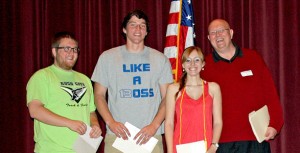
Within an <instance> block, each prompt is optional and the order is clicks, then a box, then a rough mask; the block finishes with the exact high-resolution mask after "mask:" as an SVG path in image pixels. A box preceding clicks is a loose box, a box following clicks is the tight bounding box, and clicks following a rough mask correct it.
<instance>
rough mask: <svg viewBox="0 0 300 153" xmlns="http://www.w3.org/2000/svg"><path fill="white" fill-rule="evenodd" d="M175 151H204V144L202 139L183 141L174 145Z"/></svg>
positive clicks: (189, 152) (199, 152) (201, 152)
mask: <svg viewBox="0 0 300 153" xmlns="http://www.w3.org/2000/svg"><path fill="white" fill-rule="evenodd" d="M176 150H177V153H205V152H206V146H205V143H204V141H203V140H202V141H196V142H191V143H185V144H180V145H176Z"/></svg>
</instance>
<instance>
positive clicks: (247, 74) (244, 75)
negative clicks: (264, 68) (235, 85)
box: [241, 70, 253, 77]
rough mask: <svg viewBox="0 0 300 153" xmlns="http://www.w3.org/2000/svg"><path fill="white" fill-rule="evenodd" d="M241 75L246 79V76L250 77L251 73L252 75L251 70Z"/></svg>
mask: <svg viewBox="0 0 300 153" xmlns="http://www.w3.org/2000/svg"><path fill="white" fill-rule="evenodd" d="M241 75H242V76H243V77H246V76H252V75H253V73H252V71H251V70H247V71H243V72H241Z"/></svg>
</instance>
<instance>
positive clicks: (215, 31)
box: [208, 28, 230, 36]
mask: <svg viewBox="0 0 300 153" xmlns="http://www.w3.org/2000/svg"><path fill="white" fill-rule="evenodd" d="M225 30H230V28H224V29H219V30H214V31H210V32H208V34H209V35H210V36H216V35H217V34H218V33H219V34H223V33H224V32H225Z"/></svg>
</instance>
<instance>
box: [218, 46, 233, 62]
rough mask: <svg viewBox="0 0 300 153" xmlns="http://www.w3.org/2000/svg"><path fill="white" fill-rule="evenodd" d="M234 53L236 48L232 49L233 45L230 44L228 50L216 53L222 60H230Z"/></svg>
mask: <svg viewBox="0 0 300 153" xmlns="http://www.w3.org/2000/svg"><path fill="white" fill-rule="evenodd" d="M235 51H236V48H235V47H234V45H233V44H231V45H230V46H229V47H228V48H226V49H224V50H220V51H217V52H218V54H219V55H220V56H221V57H222V58H224V59H227V60H230V59H231V58H232V57H233V56H234V54H235Z"/></svg>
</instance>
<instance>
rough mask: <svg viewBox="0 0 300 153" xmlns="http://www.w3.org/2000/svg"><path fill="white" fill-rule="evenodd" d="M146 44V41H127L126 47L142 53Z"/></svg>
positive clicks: (130, 50)
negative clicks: (136, 42) (137, 42)
mask: <svg viewBox="0 0 300 153" xmlns="http://www.w3.org/2000/svg"><path fill="white" fill-rule="evenodd" d="M144 48H145V45H144V43H139V44H135V43H126V49H127V50H128V51H129V52H131V53H140V52H142V51H143V50H144Z"/></svg>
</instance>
